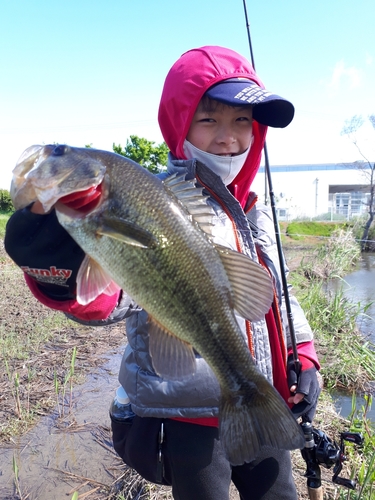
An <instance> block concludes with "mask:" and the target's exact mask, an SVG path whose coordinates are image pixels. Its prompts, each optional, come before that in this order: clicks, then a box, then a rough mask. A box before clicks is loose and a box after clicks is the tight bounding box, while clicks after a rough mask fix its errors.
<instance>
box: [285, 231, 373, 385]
mask: <svg viewBox="0 0 375 500" xmlns="http://www.w3.org/2000/svg"><path fill="white" fill-rule="evenodd" d="M360 254H361V253H360V249H359V245H358V244H357V243H356V242H355V240H354V237H353V234H352V233H351V232H350V231H349V232H345V231H343V230H338V231H335V232H334V235H333V237H332V238H331V239H330V240H329V241H327V243H326V244H325V245H324V246H323V247H321V248H317V249H316V250H315V251H314V252H313V253H312V255H310V257H309V258H308V259H303V260H302V262H301V265H300V267H299V268H298V269H297V271H296V272H294V273H293V274H292V277H291V281H292V284H293V285H294V288H295V293H296V296H297V298H298V300H299V301H300V303H301V306H302V308H303V310H304V311H305V314H306V317H307V319H308V321H309V323H310V326H311V328H312V329H313V331H314V332H315V338H316V344H317V346H318V350H319V355H320V358H321V362H322V375H323V378H324V381H325V384H326V386H327V387H328V388H333V387H340V388H343V389H347V390H353V389H354V388H357V389H358V388H359V389H360V390H361V389H362V390H365V389H366V388H367V385H368V383H369V382H370V381H371V380H374V379H375V346H373V345H371V343H369V342H366V340H365V339H364V338H363V336H362V335H361V334H360V333H359V331H358V327H357V321H358V317H359V316H360V315H362V314H365V312H366V309H367V307H368V304H364V305H362V304H360V303H357V304H354V303H352V302H350V301H349V300H348V299H347V298H346V297H345V296H344V293H343V291H342V289H339V290H337V291H336V292H327V291H326V290H327V286H326V283H327V280H328V279H330V278H333V277H342V276H343V275H344V274H345V273H346V272H348V270H351V269H352V268H353V265H354V264H355V263H356V262H357V261H358V259H359V258H360Z"/></svg>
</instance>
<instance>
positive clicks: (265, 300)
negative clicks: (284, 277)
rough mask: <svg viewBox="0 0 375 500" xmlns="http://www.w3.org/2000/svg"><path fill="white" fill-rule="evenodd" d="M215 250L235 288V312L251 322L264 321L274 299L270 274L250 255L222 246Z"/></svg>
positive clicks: (217, 246)
mask: <svg viewBox="0 0 375 500" xmlns="http://www.w3.org/2000/svg"><path fill="white" fill-rule="evenodd" d="M215 248H216V249H217V251H218V253H219V255H220V258H221V261H222V263H223V265H224V268H225V270H226V273H227V276H228V279H229V281H230V283H231V286H232V292H233V301H234V309H236V311H237V312H238V313H239V314H241V316H243V317H244V318H245V319H248V320H249V321H256V320H260V319H262V317H263V316H264V315H265V314H266V313H267V312H268V311H269V309H270V307H271V304H272V301H273V299H274V290H273V285H272V280H271V277H270V275H269V274H268V273H267V271H266V270H265V269H264V268H263V267H262V266H261V265H260V264H258V263H257V262H254V261H252V260H251V259H250V257H248V256H247V255H244V254H242V253H239V252H236V251H235V250H231V249H230V248H226V247H223V246H221V245H215Z"/></svg>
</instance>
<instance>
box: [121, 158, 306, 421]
mask: <svg viewBox="0 0 375 500" xmlns="http://www.w3.org/2000/svg"><path fill="white" fill-rule="evenodd" d="M176 172H177V173H179V172H180V173H183V172H187V173H188V175H187V178H197V179H199V182H200V183H202V184H203V186H207V187H208V188H209V191H210V192H211V194H212V193H213V194H212V196H211V197H210V198H209V200H208V202H209V203H210V204H211V205H212V207H213V209H214V212H215V214H216V215H215V217H214V221H213V222H214V230H213V235H214V241H215V242H216V243H220V244H221V245H225V246H227V247H230V248H232V249H234V250H236V249H237V247H236V237H237V241H238V240H239V241H240V245H241V249H242V252H243V253H246V254H247V255H249V256H250V257H251V258H252V259H253V260H255V261H258V257H257V250H258V252H260V255H261V256H262V260H263V261H264V262H265V263H266V265H267V267H268V268H269V270H270V272H271V274H272V276H273V278H274V283H275V288H276V293H277V297H278V300H279V306H280V308H281V311H282V310H283V307H282V293H281V284H280V269H279V263H278V262H279V258H278V253H277V247H276V241H275V232H274V225H273V222H272V219H271V217H270V214H269V211H268V209H267V207H265V206H262V205H260V204H258V203H257V204H256V205H255V206H254V208H253V209H251V210H250V212H249V213H248V215H247V216H246V215H245V214H244V212H243V210H242V208H241V207H240V205H239V203H238V202H237V200H236V199H235V198H234V197H233V196H232V195H231V194H230V192H229V191H228V190H227V188H226V187H225V186H224V184H223V182H222V181H221V179H220V178H219V177H218V176H217V175H216V174H214V173H213V172H212V171H210V170H209V169H207V168H206V167H205V166H204V165H202V164H201V163H199V162H197V161H195V160H188V161H170V162H169V165H168V171H167V173H165V174H162V175H161V177H162V178H163V177H164V178H165V177H166V176H168V175H171V174H173V173H176ZM216 197H217V199H216ZM253 197H254V201H255V196H254V195H253ZM218 200H220V202H219V201H218ZM291 304H292V307H293V318H294V323H295V330H296V336H297V342H298V343H301V342H308V341H310V340H312V337H313V335H312V332H311V329H310V327H309V325H308V323H307V321H306V318H305V316H304V314H303V311H302V310H301V308H300V306H299V305H298V302H297V301H296V300H295V298H293V297H291ZM192 314H194V311H192ZM147 317H148V315H147V312H146V311H144V310H142V309H140V308H139V307H138V306H137V305H136V304H135V303H134V302H133V301H132V300H131V298H130V297H128V296H126V295H124V296H123V299H122V301H121V303H120V304H119V307H118V309H117V310H115V311H114V312H113V314H112V320H115V321H116V320H119V319H123V318H126V332H127V338H128V345H127V346H126V348H125V352H124V356H123V359H122V363H121V368H120V373H119V381H120V383H121V385H122V386H123V387H124V388H125V390H126V392H127V393H128V395H129V398H130V401H131V404H132V408H133V410H134V412H135V413H136V414H137V415H139V416H141V417H159V418H168V417H186V418H198V417H213V416H218V404H219V397H220V389H219V384H218V381H217V379H216V377H215V375H214V374H213V372H212V370H211V368H210V367H209V366H208V365H207V363H206V362H205V361H204V359H203V358H201V357H200V356H199V355H197V359H196V360H197V369H196V373H195V374H194V375H192V376H191V377H188V378H184V379H183V380H181V381H169V380H164V379H162V378H160V377H159V376H158V375H156V373H155V372H154V370H153V366H152V361H151V358H150V355H149V351H148V323H147ZM237 320H238V323H239V324H240V327H241V330H242V332H243V335H244V336H245V338H246V324H245V320H244V319H243V318H241V317H239V316H237ZM284 324H285V321H284ZM251 329H252V334H253V342H254V357H255V362H256V364H257V366H258V368H259V370H260V371H261V372H262V373H263V374H264V375H265V376H266V377H267V379H268V380H269V381H270V382H271V383H272V363H271V352H270V344H269V339H268V331H267V327H266V322H265V320H264V319H263V320H261V321H258V322H254V323H252V324H251ZM285 330H286V331H285V333H286V337H287V344H288V345H289V340H288V328H286V329H285Z"/></svg>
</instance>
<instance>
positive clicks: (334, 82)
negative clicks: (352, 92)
mask: <svg viewBox="0 0 375 500" xmlns="http://www.w3.org/2000/svg"><path fill="white" fill-rule="evenodd" d="M361 77H362V75H361V70H359V69H357V68H355V67H354V66H346V65H345V63H344V61H342V60H341V61H339V62H337V63H336V65H335V67H334V69H333V73H332V77H331V80H330V82H329V83H328V86H329V87H330V88H332V89H334V90H338V89H339V88H340V87H341V86H342V85H343V84H344V83H345V82H347V83H348V84H349V88H351V89H353V88H358V87H359V86H360V85H361V80H362V78H361Z"/></svg>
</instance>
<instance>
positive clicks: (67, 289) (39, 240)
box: [4, 188, 101, 300]
mask: <svg viewBox="0 0 375 500" xmlns="http://www.w3.org/2000/svg"><path fill="white" fill-rule="evenodd" d="M100 194H101V190H100V188H99V189H98V188H90V189H88V190H86V191H81V192H80V193H73V194H71V195H68V196H65V197H64V198H62V199H61V200H60V201H61V202H63V203H64V204H66V205H67V206H70V207H71V208H74V209H76V210H82V209H87V208H90V206H91V205H93V204H94V203H97V201H98V199H99V196H100ZM4 245H5V249H6V251H7V253H8V254H9V256H10V257H11V258H12V259H13V260H14V262H15V263H16V264H17V265H18V266H19V267H20V268H21V269H22V270H23V271H24V272H25V273H26V274H27V275H28V276H30V277H31V278H32V279H33V280H35V281H36V282H37V283H38V287H39V288H40V289H41V290H42V291H43V293H44V294H45V295H47V296H48V297H50V298H51V299H54V300H71V299H75V297H76V278H77V273H78V270H79V268H80V266H81V263H82V261H83V259H84V257H85V253H84V251H83V250H82V249H81V248H80V247H79V246H78V245H77V243H76V242H75V241H74V240H73V238H72V237H71V236H70V235H69V234H68V233H67V231H66V230H65V229H64V228H63V227H62V226H61V225H60V224H59V222H58V220H57V217H56V213H55V211H54V210H52V211H51V212H50V213H48V214H40V213H34V212H33V210H32V206H29V207H26V208H24V209H21V210H17V211H16V212H15V213H14V214H13V215H12V217H11V218H10V219H9V221H8V224H7V228H6V234H5V238H4Z"/></svg>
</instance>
